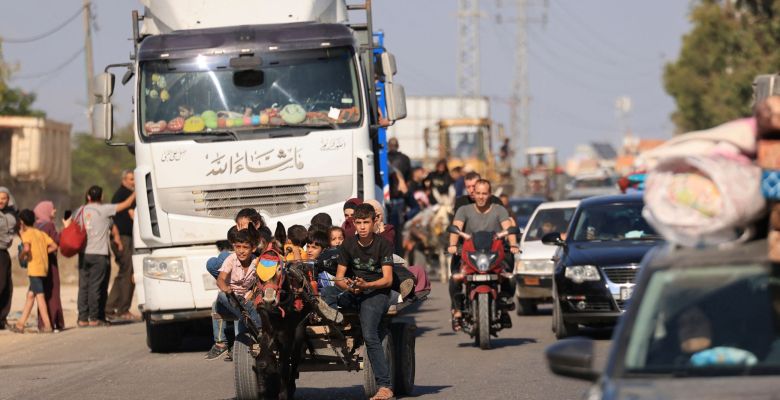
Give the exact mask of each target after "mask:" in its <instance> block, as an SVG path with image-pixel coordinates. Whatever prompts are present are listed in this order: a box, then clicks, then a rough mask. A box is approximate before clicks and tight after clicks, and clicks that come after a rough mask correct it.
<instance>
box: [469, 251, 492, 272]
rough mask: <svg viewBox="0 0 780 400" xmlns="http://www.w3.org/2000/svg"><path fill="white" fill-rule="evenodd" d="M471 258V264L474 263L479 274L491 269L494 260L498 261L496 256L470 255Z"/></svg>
mask: <svg viewBox="0 0 780 400" xmlns="http://www.w3.org/2000/svg"><path fill="white" fill-rule="evenodd" d="M469 258H470V259H471V262H472V263H474V265H475V266H476V267H477V270H478V271H479V272H486V271H488V270H489V269H490V265H491V264H492V263H493V260H495V259H496V255H495V254H489V255H488V254H484V253H480V254H474V253H472V254H469Z"/></svg>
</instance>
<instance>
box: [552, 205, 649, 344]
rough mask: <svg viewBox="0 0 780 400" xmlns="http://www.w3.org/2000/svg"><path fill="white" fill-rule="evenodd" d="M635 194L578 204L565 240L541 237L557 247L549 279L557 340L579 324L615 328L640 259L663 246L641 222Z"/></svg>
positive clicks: (631, 286)
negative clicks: (550, 281)
mask: <svg viewBox="0 0 780 400" xmlns="http://www.w3.org/2000/svg"><path fill="white" fill-rule="evenodd" d="M643 207H644V202H643V201H642V196H641V195H638V194H632V195H618V196H601V197H593V198H589V199H585V200H582V202H581V203H580V205H579V207H577V211H576V212H575V213H574V217H573V219H572V221H571V224H570V225H569V229H568V231H567V234H566V238H565V239H563V238H562V237H561V235H560V234H559V233H557V232H553V233H548V234H547V235H545V236H544V237H542V242H543V243H545V244H551V245H557V246H558V247H559V250H558V251H557V252H556V255H555V258H556V264H555V273H554V275H553V330H554V331H555V336H556V337H557V338H559V339H561V338H564V337H567V336H572V335H576V334H577V331H578V329H579V325H580V324H582V325H589V326H611V325H614V324H615V322H616V321H617V319H618V317H619V316H620V315H622V313H623V311H624V310H625V308H626V305H627V304H628V301H629V299H630V298H631V293H632V291H633V289H634V282H635V278H636V274H637V271H638V268H639V267H638V266H639V263H640V261H642V257H644V255H645V253H647V252H648V251H649V250H650V249H651V248H653V246H655V245H657V244H659V243H660V242H661V237H660V236H659V235H658V234H656V232H655V231H654V230H653V228H652V227H650V225H648V224H647V222H646V221H645V219H644V217H642V208H643Z"/></svg>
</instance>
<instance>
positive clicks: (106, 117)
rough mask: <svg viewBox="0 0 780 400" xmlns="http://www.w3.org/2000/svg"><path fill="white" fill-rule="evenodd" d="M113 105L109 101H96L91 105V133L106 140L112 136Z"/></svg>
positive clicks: (109, 139)
mask: <svg viewBox="0 0 780 400" xmlns="http://www.w3.org/2000/svg"><path fill="white" fill-rule="evenodd" d="M113 128H114V105H113V104H111V103H96V104H95V105H94V106H92V133H93V134H94V135H95V137H102V138H104V139H105V140H106V141H107V142H109V141H111V139H112V138H113V136H114V129H113Z"/></svg>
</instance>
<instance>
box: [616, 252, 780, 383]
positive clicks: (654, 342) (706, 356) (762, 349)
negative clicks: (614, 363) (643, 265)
mask: <svg viewBox="0 0 780 400" xmlns="http://www.w3.org/2000/svg"><path fill="white" fill-rule="evenodd" d="M770 271H771V270H770V268H769V267H768V266H764V265H759V264H756V265H724V266H720V267H712V268H706V269H705V268H687V269H676V270H665V271H658V272H656V273H654V274H653V276H652V277H651V279H650V281H649V282H648V286H647V290H646V291H645V294H644V296H643V297H642V300H641V303H640V306H639V310H638V313H637V316H636V320H635V323H634V325H633V328H632V330H631V332H630V334H631V335H630V338H629V341H628V346H627V348H626V356H625V365H624V366H625V371H626V373H629V374H631V373H650V374H652V373H663V374H676V375H683V376H688V375H699V374H724V375H732V374H739V375H743V374H745V373H748V374H749V373H757V374H758V373H760V374H767V373H770V374H780V280H778V277H775V276H773V274H772V273H770ZM774 275H777V274H776V273H775V274H774Z"/></svg>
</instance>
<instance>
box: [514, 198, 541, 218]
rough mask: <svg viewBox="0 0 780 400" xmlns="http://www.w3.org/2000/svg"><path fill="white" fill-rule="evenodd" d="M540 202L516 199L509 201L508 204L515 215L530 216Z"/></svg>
mask: <svg viewBox="0 0 780 400" xmlns="http://www.w3.org/2000/svg"><path fill="white" fill-rule="evenodd" d="M540 204H542V203H541V202H537V201H518V202H513V203H509V206H510V207H512V212H513V213H515V215H517V216H530V215H531V214H533V213H534V211H536V207H539V205H540Z"/></svg>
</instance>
